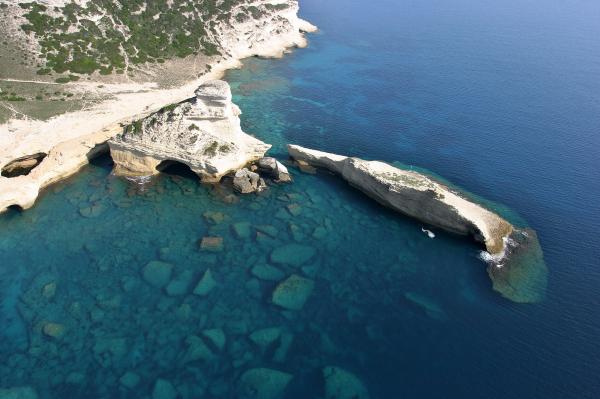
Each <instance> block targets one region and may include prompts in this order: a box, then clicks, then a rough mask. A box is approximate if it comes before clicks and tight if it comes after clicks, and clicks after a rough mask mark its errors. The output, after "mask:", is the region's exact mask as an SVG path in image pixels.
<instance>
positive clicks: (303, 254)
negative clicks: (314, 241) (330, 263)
mask: <svg viewBox="0 0 600 399" xmlns="http://www.w3.org/2000/svg"><path fill="white" fill-rule="evenodd" d="M315 253H316V251H315V249H314V248H313V247H309V246H308V245H301V244H286V245H284V246H281V247H279V248H276V249H275V250H274V251H273V252H271V258H270V259H271V262H273V263H276V264H281V265H288V266H294V267H298V266H301V265H303V264H304V263H306V262H308V261H309V260H310V259H311V258H312V257H313V256H314V255H315Z"/></svg>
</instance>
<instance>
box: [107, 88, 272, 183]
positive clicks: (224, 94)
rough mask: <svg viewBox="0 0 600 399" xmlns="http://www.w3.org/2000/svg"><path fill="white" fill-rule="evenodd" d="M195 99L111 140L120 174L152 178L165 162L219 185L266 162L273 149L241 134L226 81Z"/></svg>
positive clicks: (235, 109) (208, 89)
mask: <svg viewBox="0 0 600 399" xmlns="http://www.w3.org/2000/svg"><path fill="white" fill-rule="evenodd" d="M195 94H196V96H195V97H194V98H192V99H190V100H188V101H184V102H182V103H180V104H177V105H175V106H173V107H168V108H166V109H163V110H162V111H159V112H157V113H155V114H152V115H150V116H148V117H147V118H145V119H142V120H141V121H138V122H136V123H134V124H132V125H129V126H128V127H127V128H126V129H125V132H124V133H123V134H120V135H118V136H116V137H115V138H113V139H111V140H109V142H108V143H109V146H110V152H111V156H112V158H113V160H114V162H115V169H114V172H115V174H117V175H125V176H147V175H153V174H156V173H158V172H159V169H160V164H161V163H163V162H164V161H175V162H180V163H183V164H185V165H187V166H189V167H190V169H191V170H192V171H193V172H195V173H196V174H198V175H199V176H200V177H201V178H202V180H203V181H206V182H214V181H219V180H220V178H221V177H222V176H223V175H225V174H227V173H229V172H232V171H235V170H237V169H239V168H241V167H243V166H244V165H246V164H247V163H249V162H251V161H255V160H257V159H259V158H261V157H262V156H263V155H264V154H265V152H266V151H267V150H268V149H269V148H270V147H271V146H270V145H268V144H265V143H263V142H262V141H260V140H258V139H256V138H254V137H252V136H249V135H247V134H245V133H244V132H243V131H242V129H241V127H240V118H239V114H240V110H239V108H238V107H237V106H236V105H235V104H233V103H232V102H231V90H230V88H229V85H228V84H227V83H226V82H224V81H222V80H213V81H210V82H207V83H205V84H203V85H201V86H200V87H198V89H197V90H196V93H195Z"/></svg>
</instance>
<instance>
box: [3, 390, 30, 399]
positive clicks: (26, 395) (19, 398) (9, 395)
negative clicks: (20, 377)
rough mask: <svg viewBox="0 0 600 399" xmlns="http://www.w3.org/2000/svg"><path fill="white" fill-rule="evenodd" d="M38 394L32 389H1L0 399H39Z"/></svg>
mask: <svg viewBox="0 0 600 399" xmlns="http://www.w3.org/2000/svg"><path fill="white" fill-rule="evenodd" d="M37 398H38V394H37V392H36V391H35V390H34V389H33V388H31V387H16V388H0V399H37Z"/></svg>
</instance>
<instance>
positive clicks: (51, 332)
mask: <svg viewBox="0 0 600 399" xmlns="http://www.w3.org/2000/svg"><path fill="white" fill-rule="evenodd" d="M66 330H67V329H66V327H65V326H64V325H62V324H60V323H45V324H44V326H43V327H42V331H43V332H44V334H45V335H47V336H48V337H52V338H62V336H63V335H65V331H66Z"/></svg>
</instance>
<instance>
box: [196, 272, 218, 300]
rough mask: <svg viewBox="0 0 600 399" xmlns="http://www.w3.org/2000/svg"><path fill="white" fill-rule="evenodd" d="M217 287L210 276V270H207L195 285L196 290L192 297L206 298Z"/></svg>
mask: <svg viewBox="0 0 600 399" xmlns="http://www.w3.org/2000/svg"><path fill="white" fill-rule="evenodd" d="M216 286H217V282H216V281H215V279H214V278H213V276H212V273H211V271H210V269H207V270H206V271H205V272H204V275H203V276H202V278H201V279H200V281H198V284H196V288H194V295H199V296H206V295H208V294H209V293H210V292H211V291H212V290H213V288H215V287H216Z"/></svg>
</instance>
